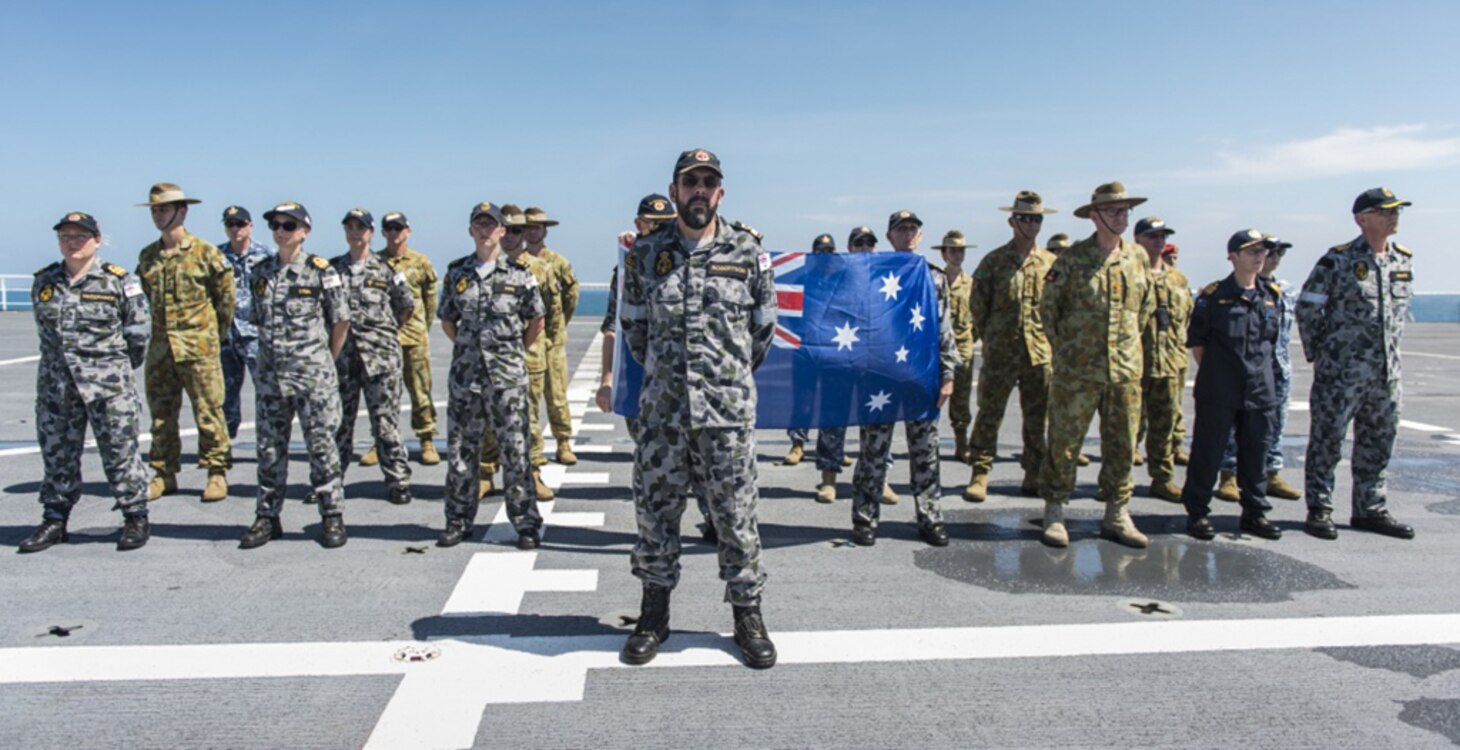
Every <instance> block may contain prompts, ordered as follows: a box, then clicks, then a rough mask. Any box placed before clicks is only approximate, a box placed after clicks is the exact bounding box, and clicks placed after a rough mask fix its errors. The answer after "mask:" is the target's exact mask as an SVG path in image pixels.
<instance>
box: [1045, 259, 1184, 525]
mask: <svg viewBox="0 0 1460 750" xmlns="http://www.w3.org/2000/svg"><path fill="white" fill-rule="evenodd" d="M1150 266H1151V261H1150V258H1149V257H1148V256H1147V255H1146V251H1145V250H1143V249H1141V246H1140V245H1137V244H1135V243H1133V242H1127V241H1125V240H1121V241H1120V248H1119V249H1118V250H1117V251H1116V252H1115V253H1114V254H1113V255H1111V257H1110V259H1109V260H1106V257H1105V251H1104V250H1102V249H1101V248H1100V246H1099V245H1097V244H1096V243H1095V237H1094V235H1091V236H1090V237H1088V238H1086V239H1084V240H1081V241H1079V242H1077V243H1075V244H1074V245H1072V246H1071V247H1070V249H1068V250H1066V251H1064V252H1062V253H1060V255H1059V257H1058V258H1057V259H1056V260H1055V262H1054V264H1053V265H1052V266H1051V267H1050V270H1049V273H1048V274H1046V275H1045V286H1044V299H1043V300H1042V301H1041V303H1040V315H1041V317H1042V319H1043V321H1044V327H1045V330H1046V331H1048V332H1049V340H1050V343H1051V344H1053V345H1054V377H1053V379H1052V381H1051V383H1050V393H1049V396H1050V409H1049V438H1048V446H1047V452H1046V454H1045V460H1044V465H1043V467H1042V469H1041V471H1040V476H1039V484H1040V494H1041V495H1043V497H1044V499H1045V500H1046V501H1047V502H1053V503H1063V502H1065V501H1066V500H1068V499H1069V497H1070V494H1071V493H1073V492H1074V490H1075V472H1076V468H1077V467H1076V463H1075V460H1076V456H1078V455H1079V453H1080V445H1081V444H1082V443H1083V442H1084V440H1085V433H1086V432H1087V431H1088V430H1089V429H1090V420H1091V418H1092V417H1093V416H1094V415H1095V414H1096V413H1097V412H1098V413H1099V414H1100V459H1101V460H1100V480H1099V482H1100V496H1101V497H1102V498H1104V499H1105V501H1106V502H1107V503H1108V504H1113V505H1114V506H1115V507H1124V506H1125V505H1126V504H1127V503H1128V502H1129V501H1130V496H1131V486H1132V485H1131V467H1132V466H1133V463H1132V459H1133V456H1134V451H1135V442H1136V429H1137V427H1138V425H1139V422H1140V414H1141V383H1140V380H1141V371H1142V367H1143V365H1142V360H1143V357H1142V352H1141V333H1142V331H1144V330H1145V328H1146V324H1147V322H1148V321H1149V320H1150V318H1151V315H1152V314H1153V312H1154V309H1155V298H1154V295H1153V293H1152V289H1151V287H1152V285H1151V270H1150Z"/></svg>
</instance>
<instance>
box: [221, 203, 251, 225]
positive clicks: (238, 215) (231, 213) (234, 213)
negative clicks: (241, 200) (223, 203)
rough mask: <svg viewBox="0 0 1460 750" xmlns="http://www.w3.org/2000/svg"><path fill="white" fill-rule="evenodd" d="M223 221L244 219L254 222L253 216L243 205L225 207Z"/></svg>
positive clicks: (247, 221) (244, 220)
mask: <svg viewBox="0 0 1460 750" xmlns="http://www.w3.org/2000/svg"><path fill="white" fill-rule="evenodd" d="M223 221H225V222H227V221H242V222H246V223H250V224H251V223H253V216H252V215H251V214H249V212H248V209H246V208H244V207H243V206H229V207H228V208H225V209H223Z"/></svg>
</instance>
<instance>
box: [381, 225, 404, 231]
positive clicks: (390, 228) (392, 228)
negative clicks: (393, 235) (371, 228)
mask: <svg viewBox="0 0 1460 750" xmlns="http://www.w3.org/2000/svg"><path fill="white" fill-rule="evenodd" d="M402 229H405V227H404V226H401V225H400V224H386V225H385V227H384V230H385V231H387V232H399V231H400V230H402Z"/></svg>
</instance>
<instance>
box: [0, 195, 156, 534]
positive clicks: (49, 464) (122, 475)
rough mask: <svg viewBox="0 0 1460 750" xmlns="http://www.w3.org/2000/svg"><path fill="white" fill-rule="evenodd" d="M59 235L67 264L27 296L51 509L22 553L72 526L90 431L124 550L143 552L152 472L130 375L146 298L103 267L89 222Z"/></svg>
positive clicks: (74, 222) (128, 279)
mask: <svg viewBox="0 0 1460 750" xmlns="http://www.w3.org/2000/svg"><path fill="white" fill-rule="evenodd" d="M53 229H54V230H55V232H56V239H57V241H58V243H59V245H60V249H61V257H62V259H63V260H62V261H60V262H58V263H52V264H51V265H49V266H46V267H45V268H42V269H41V270H39V271H36V274H35V283H34V284H33V285H32V287H31V293H30V301H31V308H32V310H33V311H34V313H35V321H36V332H37V333H38V334H39V336H40V352H41V361H40V364H39V365H38V366H37V368H36V389H35V392H36V400H35V411H36V438H37V442H39V443H40V446H41V462H42V464H43V466H44V476H43V477H42V478H41V491H40V501H41V506H42V508H43V509H44V510H43V513H42V520H41V525H40V526H39V527H38V528H36V530H35V531H34V532H32V533H31V535H30V536H28V537H26V538H25V539H24V540H23V541H22V542H21V543H20V548H19V550H20V551H21V552H39V551H41V550H43V549H46V548H48V547H50V546H52V545H54V544H56V543H58V542H64V541H66V538H67V537H66V521H67V519H68V518H69V517H70V515H71V508H72V507H74V506H75V505H76V501H77V500H79V499H80V498H81V453H82V451H83V450H84V444H83V441H84V439H85V437H86V426H87V424H88V423H89V424H90V425H91V431H92V433H94V434H95V435H96V447H97V450H98V451H99V452H100V453H101V465H102V469H103V470H105V471H106V478H107V482H108V483H110V484H111V488H112V494H113V495H114V496H115V497H116V500H117V505H116V507H117V508H118V509H119V510H121V511H122V517H123V518H124V519H125V520H124V521H123V525H122V536H121V538H120V539H119V540H118V541H117V549H119V550H132V549H137V548H138V547H141V546H142V545H144V544H146V543H147V539H148V538H149V536H151V530H150V528H149V526H148V523H147V469H146V468H145V467H144V466H143V464H142V458H141V456H140V455H139V454H138V452H137V432H138V428H139V427H140V425H141V415H142V404H141V402H140V400H139V399H138V398H137V388H136V384H135V382H134V381H133V375H132V371H133V370H135V369H136V368H137V367H139V366H141V364H142V360H143V358H144V357H146V355H147V337H148V335H149V334H150V332H151V328H152V321H151V320H150V319H149V315H150V314H149V312H148V309H147V298H146V297H145V296H143V294H142V285H141V284H140V283H139V282H138V281H137V278H136V277H135V276H131V275H128V273H127V270H126V269H124V268H122V267H121V266H117V265H112V264H111V263H102V262H99V261H97V260H96V250H97V247H98V246H99V245H100V244H101V229H100V228H98V227H97V223H96V219H95V218H93V217H92V216H91V215H90V214H86V213H82V212H80V211H73V212H71V213H69V214H66V215H65V216H63V217H61V220H60V221H58V222H56V225H55V227H53Z"/></svg>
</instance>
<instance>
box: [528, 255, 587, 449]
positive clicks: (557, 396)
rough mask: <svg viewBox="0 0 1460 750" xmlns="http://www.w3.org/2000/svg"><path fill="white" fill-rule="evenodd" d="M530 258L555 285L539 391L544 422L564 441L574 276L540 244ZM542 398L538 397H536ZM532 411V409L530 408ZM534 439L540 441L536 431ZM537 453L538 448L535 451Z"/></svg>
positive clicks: (569, 432)
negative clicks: (555, 316)
mask: <svg viewBox="0 0 1460 750" xmlns="http://www.w3.org/2000/svg"><path fill="white" fill-rule="evenodd" d="M534 257H536V258H537V260H538V262H539V263H543V264H544V265H546V266H547V268H548V271H549V272H550V273H551V275H552V277H553V284H554V286H555V287H556V288H557V296H558V305H557V310H558V315H559V320H558V321H556V323H554V321H553V320H552V314H551V312H549V317H548V320H547V321H546V327H545V328H544V330H543V332H542V337H543V339H545V341H544V342H543V349H544V354H545V355H546V364H547V372H546V376H547V377H546V382H545V383H544V384H543V386H542V388H541V389H538V390H539V392H540V393H545V395H546V399H547V415H548V425H549V426H551V427H552V431H553V439H554V440H557V441H558V442H560V443H565V442H567V441H568V440H569V439H571V438H572V437H573V418H572V415H571V414H570V413H569V410H568V323H570V322H572V320H573V313H574V312H576V311H577V309H578V277H577V276H574V275H573V265H572V264H571V263H569V262H568V259H567V258H564V257H563V256H562V255H559V254H558V253H555V252H553V251H552V250H551V249H549V248H546V247H544V248H543V249H542V252H541V253H540V254H538V255H535V256H534ZM534 388H535V389H537V388H538V387H537V386H534ZM538 400H542V396H541V395H540V396H538ZM533 411H534V412H536V408H534V409H533ZM535 434H536V440H537V443H538V445H539V446H540V445H541V444H542V434H541V432H540V431H538V432H537V433H535ZM538 452H539V453H541V450H540V449H539V451H538Z"/></svg>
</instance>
